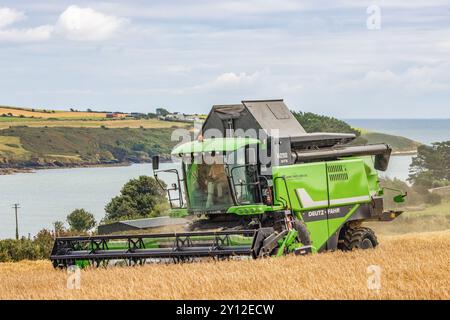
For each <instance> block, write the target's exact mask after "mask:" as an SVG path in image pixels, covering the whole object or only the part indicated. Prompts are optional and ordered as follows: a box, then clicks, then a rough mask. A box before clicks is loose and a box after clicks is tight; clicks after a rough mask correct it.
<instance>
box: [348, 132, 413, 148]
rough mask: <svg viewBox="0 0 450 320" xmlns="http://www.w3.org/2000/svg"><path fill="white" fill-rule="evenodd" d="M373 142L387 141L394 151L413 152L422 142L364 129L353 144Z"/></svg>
mask: <svg viewBox="0 0 450 320" xmlns="http://www.w3.org/2000/svg"><path fill="white" fill-rule="evenodd" d="M373 143H387V144H389V145H390V146H391V147H392V149H393V151H394V152H411V151H416V150H417V147H418V146H420V145H421V143H419V142H417V141H414V140H411V139H408V138H405V137H400V136H394V135H390V134H385V133H380V132H368V131H363V132H362V134H361V136H359V137H358V138H356V140H355V141H354V142H353V143H352V144H373Z"/></svg>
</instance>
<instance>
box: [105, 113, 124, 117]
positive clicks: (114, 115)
mask: <svg viewBox="0 0 450 320" xmlns="http://www.w3.org/2000/svg"><path fill="white" fill-rule="evenodd" d="M106 117H107V118H124V117H126V114H124V113H120V112H108V113H107V114H106Z"/></svg>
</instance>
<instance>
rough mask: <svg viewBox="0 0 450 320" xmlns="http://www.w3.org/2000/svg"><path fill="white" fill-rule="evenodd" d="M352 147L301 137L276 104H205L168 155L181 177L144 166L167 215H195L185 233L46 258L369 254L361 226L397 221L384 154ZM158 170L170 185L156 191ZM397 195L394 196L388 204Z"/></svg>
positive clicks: (330, 136)
mask: <svg viewBox="0 0 450 320" xmlns="http://www.w3.org/2000/svg"><path fill="white" fill-rule="evenodd" d="M354 139H355V135H354V134H342V133H306V131H305V130H304V129H303V127H302V126H301V125H300V123H299V122H298V121H297V119H295V117H294V116H293V115H292V113H291V112H290V111H289V109H288V108H287V106H286V105H285V104H284V102H283V100H265V101H242V103H241V104H236V105H219V106H214V107H213V108H212V110H211V112H210V114H209V115H208V117H207V119H206V121H205V122H204V124H203V127H202V129H201V132H200V133H199V135H198V137H197V138H196V139H195V140H194V141H191V142H187V143H183V144H180V145H178V146H176V147H175V148H174V149H173V151H172V156H174V157H176V158H178V160H180V162H181V172H179V170H178V169H169V170H161V169H160V168H159V157H154V158H153V169H154V170H153V171H154V176H155V178H156V179H157V181H159V182H160V186H161V187H164V188H165V189H166V191H167V194H168V198H169V202H170V204H171V206H172V208H179V207H182V208H186V209H187V211H188V212H189V214H191V216H195V217H197V218H196V219H195V220H194V221H193V222H192V224H191V225H190V229H191V230H189V232H185V233H174V234H164V235H161V234H159V235H158V234H153V235H123V236H95V237H75V238H58V239H56V241H55V245H54V248H53V251H52V256H51V259H52V261H53V263H54V265H55V266H58V265H63V266H66V265H69V264H73V263H77V262H78V261H89V262H90V263H91V264H92V263H93V264H97V265H98V264H99V262H102V263H104V262H105V261H110V260H117V259H124V260H126V261H128V262H129V263H130V264H136V263H143V262H145V261H148V260H149V259H150V260H151V259H173V260H175V261H185V260H192V259H197V258H201V257H215V258H217V257H218V258H223V257H230V256H252V257H254V258H257V257H263V256H271V255H276V256H280V255H283V254H287V253H296V254H305V253H309V252H321V251H325V250H335V249H342V250H352V249H354V248H362V249H366V248H373V247H375V246H377V244H378V242H377V238H376V236H375V234H374V232H373V231H372V230H371V229H369V228H367V227H365V226H363V222H365V221H391V220H393V219H395V218H396V217H397V216H398V215H400V214H401V212H400V211H393V210H385V209H384V205H383V188H381V187H380V184H379V179H378V171H384V170H386V169H387V167H388V163H389V158H390V154H391V148H390V147H389V146H387V145H385V144H378V145H364V146H354V145H349V143H350V142H351V141H353V140H354ZM162 172H165V173H171V174H173V175H174V177H176V178H175V181H176V182H175V183H174V184H171V185H170V186H169V187H165V184H164V183H162V181H161V180H160V178H159V175H160V173H162ZM405 196H406V194H403V193H402V192H401V191H400V190H399V191H398V195H397V196H396V197H395V199H396V201H398V202H400V201H404V198H405ZM205 229H206V230H208V231H205ZM198 230H203V231H198ZM118 243H121V245H118ZM111 247H114V248H115V249H114V250H111Z"/></svg>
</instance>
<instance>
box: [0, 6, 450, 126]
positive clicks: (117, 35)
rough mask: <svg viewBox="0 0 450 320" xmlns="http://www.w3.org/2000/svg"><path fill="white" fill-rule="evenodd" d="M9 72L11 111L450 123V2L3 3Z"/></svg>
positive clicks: (1, 85) (2, 65) (3, 52)
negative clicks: (226, 110) (284, 114)
mask: <svg viewBox="0 0 450 320" xmlns="http://www.w3.org/2000/svg"><path fill="white" fill-rule="evenodd" d="M371 5H376V6H378V8H379V9H380V11H379V12H380V19H381V20H377V21H380V23H379V27H380V28H379V29H375V30H370V29H368V27H367V23H366V22H367V19H368V18H370V17H372V14H373V11H370V12H369V14H368V13H367V8H368V7H369V6H371ZM0 71H1V77H0V105H18V106H30V107H47V108H57V109H68V108H70V107H74V108H78V109H86V108H92V109H96V110H123V111H142V112H151V111H154V109H155V108H156V107H160V106H164V107H168V108H169V109H171V110H178V111H183V112H203V113H206V112H208V110H209V109H210V107H211V105H213V104H221V103H236V102H239V101H240V100H242V99H264V98H284V99H285V101H286V103H287V104H288V106H289V107H290V108H292V109H296V110H303V111H312V112H316V113H321V114H328V115H333V116H336V117H340V118H438V117H446V118H450V1H441V0H429V1H425V0H418V1H402V0H391V1H375V2H369V1H367V2H366V1H349V0H335V1H293V0H278V1H275V0H250V1H237V0H236V1H223V0H214V1H211V0H209V1H208V0H198V1H192V0H180V1H167V0H166V1H101V2H95V1H65V0H58V1H50V0H48V1H39V2H37V1H28V0H27V1H0Z"/></svg>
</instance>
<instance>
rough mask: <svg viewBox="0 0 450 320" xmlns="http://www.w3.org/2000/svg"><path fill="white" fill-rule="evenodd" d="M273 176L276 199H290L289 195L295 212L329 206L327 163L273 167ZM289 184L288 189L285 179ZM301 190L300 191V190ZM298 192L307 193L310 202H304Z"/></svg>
mask: <svg viewBox="0 0 450 320" xmlns="http://www.w3.org/2000/svg"><path fill="white" fill-rule="evenodd" d="M272 172H273V177H274V185H275V190H276V194H275V196H274V198H275V199H281V198H282V199H284V200H285V201H288V195H289V198H290V200H291V203H292V210H293V211H294V212H297V211H300V210H304V209H305V207H307V209H308V210H311V209H318V208H324V207H327V206H328V192H327V179H326V163H325V162H318V163H305V164H296V165H291V166H282V167H274V168H273V171H272ZM281 177H284V179H285V180H286V184H287V189H288V190H286V187H285V184H284V180H283V179H280V178H281ZM299 189H300V190H301V191H298V190H299ZM298 192H303V193H305V192H306V193H307V194H308V196H309V197H310V198H311V199H310V200H311V201H312V205H310V203H302V202H301V200H300V198H299V197H298Z"/></svg>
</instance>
